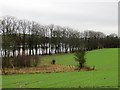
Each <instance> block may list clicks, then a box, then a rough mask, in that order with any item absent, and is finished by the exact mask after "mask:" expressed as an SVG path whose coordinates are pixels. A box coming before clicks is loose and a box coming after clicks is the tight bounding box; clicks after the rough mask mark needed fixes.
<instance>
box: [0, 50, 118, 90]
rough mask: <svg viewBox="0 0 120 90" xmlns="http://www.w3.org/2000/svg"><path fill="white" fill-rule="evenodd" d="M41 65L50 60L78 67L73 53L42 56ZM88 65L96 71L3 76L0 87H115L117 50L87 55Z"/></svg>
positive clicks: (116, 82) (116, 81)
mask: <svg viewBox="0 0 120 90" xmlns="http://www.w3.org/2000/svg"><path fill="white" fill-rule="evenodd" d="M41 59H42V60H43V61H42V62H41V63H44V64H48V63H49V62H50V61H51V60H52V59H56V60H57V62H56V63H57V64H63V65H77V62H75V61H74V54H59V55H50V56H42V57H41ZM86 60H87V63H86V64H87V65H88V66H91V67H92V66H93V65H95V67H96V70H95V71H81V72H61V73H42V74H21V75H4V76H2V80H3V81H2V84H3V85H2V86H3V88H71V87H76V88H78V87H101V86H106V87H107V86H110V87H117V86H118V49H117V48H112V49H99V50H94V51H90V52H87V54H86Z"/></svg>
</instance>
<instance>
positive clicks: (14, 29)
mask: <svg viewBox="0 0 120 90" xmlns="http://www.w3.org/2000/svg"><path fill="white" fill-rule="evenodd" d="M0 36H1V37H2V48H1V49H0V50H1V56H2V57H10V56H19V55H21V56H22V55H28V56H30V55H45V54H53V53H55V54H56V53H68V52H75V51H78V50H80V49H84V50H93V49H99V48H118V47H119V44H118V41H119V37H118V36H117V35H116V34H110V35H105V34H104V33H102V32H96V31H92V30H86V31H84V32H79V30H74V29H73V28H69V27H62V26H58V25H53V24H51V25H41V24H39V23H37V22H34V21H28V20H19V19H17V18H15V17H10V16H7V17H2V18H1V19H0Z"/></svg>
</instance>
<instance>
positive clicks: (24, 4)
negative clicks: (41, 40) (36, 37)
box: [0, 0, 118, 34]
mask: <svg viewBox="0 0 120 90" xmlns="http://www.w3.org/2000/svg"><path fill="white" fill-rule="evenodd" d="M103 1H104V2H103ZM105 1H106V2H105ZM6 15H9V16H14V17H17V18H18V19H27V20H30V21H36V22H39V23H40V24H43V25H44V24H46V25H49V24H55V25H60V26H69V27H71V28H74V29H77V30H79V31H84V30H94V31H101V32H104V33H105V34H110V33H116V34H118V24H117V23H118V2H117V0H109V1H108V0H102V1H101V0H89V2H88V1H87V0H84V1H81V0H1V1H0V17H2V16H6Z"/></svg>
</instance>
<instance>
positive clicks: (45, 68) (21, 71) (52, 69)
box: [2, 65, 93, 74]
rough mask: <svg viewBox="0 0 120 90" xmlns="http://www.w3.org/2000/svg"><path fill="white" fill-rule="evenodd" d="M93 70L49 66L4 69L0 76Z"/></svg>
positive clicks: (89, 69)
mask: <svg viewBox="0 0 120 90" xmlns="http://www.w3.org/2000/svg"><path fill="white" fill-rule="evenodd" d="M91 70H93V68H90V67H84V68H82V69H80V70H79V69H78V68H77V67H75V66H70V65H69V66H64V65H49V66H39V67H26V68H14V69H13V68H6V69H5V73H2V74H25V73H26V74H30V73H31V74H32V73H52V72H55V73H58V72H73V71H91Z"/></svg>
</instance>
